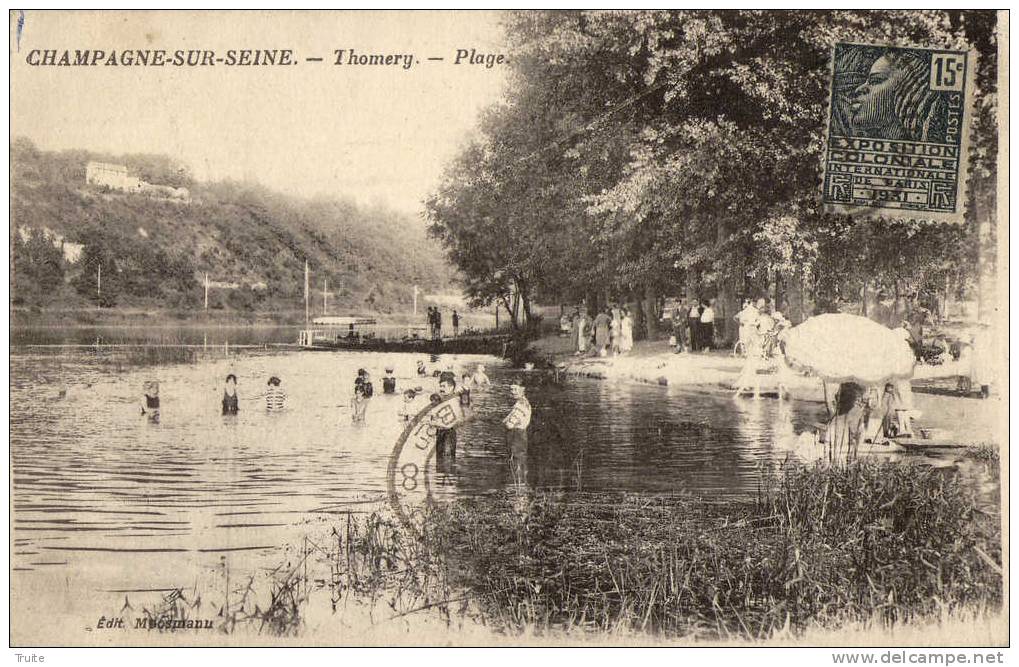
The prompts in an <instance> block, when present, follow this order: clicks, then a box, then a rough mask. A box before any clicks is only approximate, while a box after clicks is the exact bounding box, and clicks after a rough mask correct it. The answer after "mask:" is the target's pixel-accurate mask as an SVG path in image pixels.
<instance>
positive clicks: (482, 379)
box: [471, 364, 490, 387]
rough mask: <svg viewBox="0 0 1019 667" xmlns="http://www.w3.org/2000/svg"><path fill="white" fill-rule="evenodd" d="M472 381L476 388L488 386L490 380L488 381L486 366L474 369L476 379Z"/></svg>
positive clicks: (481, 365) (479, 365) (480, 365)
mask: <svg viewBox="0 0 1019 667" xmlns="http://www.w3.org/2000/svg"><path fill="white" fill-rule="evenodd" d="M471 381H472V382H473V383H474V386H475V387H487V386H488V384H489V382H490V380H489V379H488V375H486V374H485V365H484V364H478V367H477V368H476V369H474V377H473V378H471Z"/></svg>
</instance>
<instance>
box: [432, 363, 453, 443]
mask: <svg viewBox="0 0 1019 667" xmlns="http://www.w3.org/2000/svg"><path fill="white" fill-rule="evenodd" d="M454 377H455V376H453V375H452V374H450V375H449V376H444V377H443V378H442V379H440V380H439V401H444V400H446V399H447V398H449V397H450V396H452V395H453V392H454V391H456V380H454V379H453V378H454ZM435 454H436V456H456V429H453V428H444V427H442V426H436V427H435Z"/></svg>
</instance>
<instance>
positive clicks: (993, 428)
mask: <svg viewBox="0 0 1019 667" xmlns="http://www.w3.org/2000/svg"><path fill="white" fill-rule="evenodd" d="M532 349H533V350H534V352H535V353H536V354H537V355H539V356H541V357H543V358H548V359H550V360H552V361H553V362H555V363H557V364H565V366H566V371H565V372H566V375H567V376H579V377H589V378H597V379H601V380H609V381H624V382H640V383H645V384H657V385H661V386H665V387H687V388H692V389H699V390H709V391H718V392H729V393H734V390H735V388H736V383H737V380H738V378H739V375H740V371H741V369H742V367H743V360H742V359H741V358H739V357H735V356H733V354H732V351H731V350H724V351H723V350H712V351H710V352H693V353H691V352H687V353H683V354H676V353H675V352H674V351H673V350H672V348H671V347H670V346H669V345H668V342H667V341H641V342H639V343H637V344H636V345H635V346H634V349H633V350H631V351H630V352H629V353H628V354H626V355H622V356H619V357H604V358H602V357H592V356H576V355H574V353H573V350H572V347H571V345H570V339H569V338H566V337H554V336H549V337H545V338H541V339H539V340H537V341H535V342H534V343H533V345H532ZM773 370H774V367H773V368H772V369H769V370H768V371H763V370H762V375H761V390H762V392H773V391H774V390H775V388H776V382H775V375H774V374H773ZM964 372H965V369H962V368H960V367H959V364H958V363H957V362H953V361H950V362H947V363H944V364H942V365H939V366H928V365H921V366H917V367H916V371H915V374H914V377H913V382H912V385H913V402H914V406H915V407H916V408H917V409H918V410H919V411H920V412H921V415H920V417H919V418H918V419H917V420H916V422H915V424H916V426H918V427H923V428H932V429H937V430H938V431H942V432H947V433H950V434H951V437H952V439H953V440H955V441H957V442H958V443H960V444H983V443H998V442H999V441H1000V437H999V436H1000V434H1003V433H1007V423H1005V422H1003V420H1002V417H1003V415H1005V414H1007V410H1006V409H1004V408H1005V406H1007V396H1003V395H1002V394H1001V393H1000V392H997V391H996V388H992V395H991V397H990V398H989V399H980V398H977V397H975V396H969V397H967V396H959V395H956V392H954V388H955V383H956V378H957V377H958V376H959V375H960V374H962V373H964ZM786 386H787V388H788V391H789V397H790V398H791V399H793V400H803V401H816V402H822V401H823V400H824V388H823V387H822V383H821V382H820V381H819V380H818V379H817V378H815V377H810V376H805V375H802V374H798V373H793V374H791V375H790V376H788V377H787V379H786ZM834 389H835V388H834V387H831V386H829V387H828V390H829V391H833V390H834ZM746 400H752V399H750V398H747V399H746ZM763 400H775V399H774V397H772V398H770V399H768V398H765V399H763Z"/></svg>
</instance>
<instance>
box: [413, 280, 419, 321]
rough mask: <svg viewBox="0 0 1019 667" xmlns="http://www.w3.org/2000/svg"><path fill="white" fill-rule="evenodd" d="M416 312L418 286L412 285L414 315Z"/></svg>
mask: <svg viewBox="0 0 1019 667" xmlns="http://www.w3.org/2000/svg"><path fill="white" fill-rule="evenodd" d="M417 314H418V286H417V285H414V316H415V317H417Z"/></svg>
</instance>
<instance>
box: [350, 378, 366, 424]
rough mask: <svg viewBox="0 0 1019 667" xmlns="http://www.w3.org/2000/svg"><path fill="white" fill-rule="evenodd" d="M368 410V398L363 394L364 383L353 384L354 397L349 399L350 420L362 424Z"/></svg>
mask: <svg viewBox="0 0 1019 667" xmlns="http://www.w3.org/2000/svg"><path fill="white" fill-rule="evenodd" d="M367 411H368V399H367V397H366V396H365V392H364V384H356V385H354V397H353V398H352V399H350V420H351V421H352V422H353V423H355V424H363V423H364V418H365V414H366V413H367Z"/></svg>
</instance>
